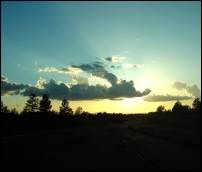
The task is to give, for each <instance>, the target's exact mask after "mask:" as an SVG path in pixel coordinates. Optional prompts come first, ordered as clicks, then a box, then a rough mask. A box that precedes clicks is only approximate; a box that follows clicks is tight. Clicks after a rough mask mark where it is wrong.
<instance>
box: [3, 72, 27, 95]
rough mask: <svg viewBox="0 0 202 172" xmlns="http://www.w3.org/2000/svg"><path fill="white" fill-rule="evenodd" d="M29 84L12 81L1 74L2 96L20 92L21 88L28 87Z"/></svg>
mask: <svg viewBox="0 0 202 172" xmlns="http://www.w3.org/2000/svg"><path fill="white" fill-rule="evenodd" d="M28 87H29V86H28V85H25V84H17V83H11V82H9V81H8V79H7V78H6V77H5V76H3V75H1V96H5V95H15V94H19V93H20V91H21V90H23V89H26V88H28Z"/></svg>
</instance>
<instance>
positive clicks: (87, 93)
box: [2, 62, 151, 100]
mask: <svg viewBox="0 0 202 172" xmlns="http://www.w3.org/2000/svg"><path fill="white" fill-rule="evenodd" d="M39 72H57V73H65V72H67V73H76V72H86V73H89V74H90V75H91V77H90V78H91V80H88V78H84V77H80V76H77V75H75V76H74V77H73V81H74V83H73V84H70V83H68V84H67V83H66V84H65V83H57V82H56V81H55V80H53V79H51V80H50V81H49V82H46V81H45V80H44V79H43V78H40V79H39V80H38V81H37V83H36V85H35V86H28V87H26V88H25V90H24V91H23V92H20V94H21V95H23V96H29V95H30V94H31V93H35V94H36V95H37V96H42V95H43V94H48V95H49V96H50V98H52V99H58V100H61V99H63V98H67V99H68V100H91V99H94V100H95V99H117V98H123V97H127V98H129V97H141V96H146V95H148V94H149V93H150V92H151V90H149V89H146V90H145V91H143V92H140V91H138V90H136V89H135V87H134V83H133V81H126V80H120V81H119V82H118V78H117V76H116V75H114V74H113V73H110V72H108V71H107V70H106V69H105V66H104V64H103V63H101V62H94V63H90V64H81V65H71V66H68V67H63V68H61V69H57V68H55V67H45V68H43V69H39ZM90 78H89V79H90ZM98 78H100V79H98ZM2 79H4V80H5V78H4V77H3V78H2ZM92 79H94V80H95V79H96V80H97V81H98V80H104V81H106V82H105V85H103V82H100V81H99V82H100V83H102V85H101V84H93V85H89V81H91V82H92Z"/></svg>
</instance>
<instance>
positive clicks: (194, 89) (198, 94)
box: [173, 81, 201, 97]
mask: <svg viewBox="0 0 202 172" xmlns="http://www.w3.org/2000/svg"><path fill="white" fill-rule="evenodd" d="M173 87H174V88H176V89H177V90H186V91H187V92H188V93H189V94H191V95H192V96H194V97H201V91H200V90H199V88H198V87H197V85H195V84H194V85H192V86H188V85H187V84H186V83H184V82H180V81H176V82H174V84H173Z"/></svg>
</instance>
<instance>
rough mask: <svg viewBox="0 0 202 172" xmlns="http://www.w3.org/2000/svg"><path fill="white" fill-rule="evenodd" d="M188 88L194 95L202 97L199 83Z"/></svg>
mask: <svg viewBox="0 0 202 172" xmlns="http://www.w3.org/2000/svg"><path fill="white" fill-rule="evenodd" d="M186 90H187V92H188V93H190V94H192V95H193V96H194V97H198V98H200V97H201V91H200V90H199V88H198V87H197V85H192V86H188V87H187V88H186Z"/></svg>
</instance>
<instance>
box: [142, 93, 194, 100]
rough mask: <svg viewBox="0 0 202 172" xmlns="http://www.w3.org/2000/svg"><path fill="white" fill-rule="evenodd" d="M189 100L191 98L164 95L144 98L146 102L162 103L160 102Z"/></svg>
mask: <svg viewBox="0 0 202 172" xmlns="http://www.w3.org/2000/svg"><path fill="white" fill-rule="evenodd" d="M191 98H192V97H189V96H173V95H170V94H166V95H155V94H153V95H150V96H146V97H144V100H145V101H148V102H162V101H173V100H188V99H191Z"/></svg>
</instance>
